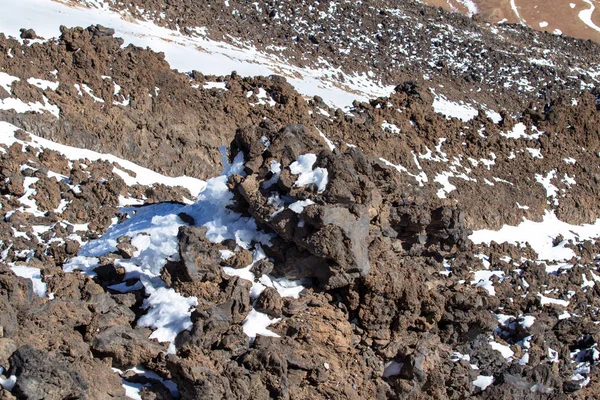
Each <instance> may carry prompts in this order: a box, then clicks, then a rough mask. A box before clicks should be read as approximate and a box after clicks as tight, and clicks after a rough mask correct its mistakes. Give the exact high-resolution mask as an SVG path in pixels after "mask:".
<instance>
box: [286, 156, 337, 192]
mask: <svg viewBox="0 0 600 400" xmlns="http://www.w3.org/2000/svg"><path fill="white" fill-rule="evenodd" d="M315 162H317V156H316V155H315V154H311V153H308V154H304V155H301V156H299V157H298V160H297V161H294V162H293V163H291V164H290V171H291V172H292V174H294V175H300V176H298V179H296V183H295V186H298V187H304V186H307V185H310V184H313V183H314V184H315V185H317V192H318V193H322V192H324V191H325V188H326V187H327V182H328V172H327V169H325V168H320V167H319V168H315V169H314V170H313V168H312V167H313V165H314V164H315Z"/></svg>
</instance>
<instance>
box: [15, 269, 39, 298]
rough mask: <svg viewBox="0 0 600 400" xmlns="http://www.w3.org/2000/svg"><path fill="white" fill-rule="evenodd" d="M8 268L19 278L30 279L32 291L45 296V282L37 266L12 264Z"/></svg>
mask: <svg viewBox="0 0 600 400" xmlns="http://www.w3.org/2000/svg"><path fill="white" fill-rule="evenodd" d="M10 269H11V270H12V271H13V272H14V273H15V275H17V276H20V277H21V278H26V279H31V282H32V283H33V292H34V293H35V294H36V295H38V296H39V297H47V296H46V284H45V283H44V282H43V281H42V275H41V270H40V269H39V268H34V267H27V266H25V265H13V266H11V267H10Z"/></svg>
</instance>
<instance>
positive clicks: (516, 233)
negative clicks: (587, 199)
mask: <svg viewBox="0 0 600 400" xmlns="http://www.w3.org/2000/svg"><path fill="white" fill-rule="evenodd" d="M559 235H562V236H563V238H564V240H563V242H561V244H559V245H557V246H555V245H554V244H553V240H554V238H556V237H557V236H559ZM597 237H600V219H598V220H596V222H595V223H594V224H584V225H571V224H568V223H566V222H562V221H560V220H559V219H558V218H557V217H556V215H555V214H554V212H551V211H546V213H545V214H544V217H543V220H542V222H533V221H529V220H524V221H523V222H522V223H521V224H519V225H518V226H510V225H505V226H504V227H502V229H500V230H498V231H492V230H488V229H483V230H479V231H474V232H473V234H472V235H471V236H469V238H470V239H471V241H473V243H485V244H488V245H489V244H491V243H492V242H496V243H504V242H506V243H511V244H517V243H518V244H521V245H525V243H529V245H530V246H531V247H532V248H533V250H534V251H535V252H536V253H537V254H538V259H539V260H545V261H567V260H570V259H571V258H572V257H574V256H575V253H574V252H573V250H571V249H569V248H566V247H564V245H565V244H566V243H567V241H569V240H573V241H583V240H588V239H593V238H597Z"/></svg>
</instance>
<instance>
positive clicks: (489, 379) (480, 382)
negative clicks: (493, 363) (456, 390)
mask: <svg viewBox="0 0 600 400" xmlns="http://www.w3.org/2000/svg"><path fill="white" fill-rule="evenodd" d="M493 382H494V377H493V376H485V375H478V376H477V379H475V380H474V381H473V385H474V386H477V387H478V388H480V389H481V390H485V389H487V387H488V386H490V385H491V384H492V383H493Z"/></svg>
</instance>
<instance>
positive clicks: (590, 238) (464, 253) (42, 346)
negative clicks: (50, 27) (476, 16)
mask: <svg viewBox="0 0 600 400" xmlns="http://www.w3.org/2000/svg"><path fill="white" fill-rule="evenodd" d="M132 4H134V3H132ZM96 5H97V4H96ZM110 6H111V7H114V8H117V9H120V10H124V9H128V10H129V12H131V15H133V16H139V15H144V16H148V15H153V16H154V17H155V18H157V20H158V19H160V21H162V22H161V23H163V24H165V25H168V26H170V25H173V26H178V27H179V28H181V29H182V30H185V29H186V27H187V28H188V29H191V28H193V27H195V26H199V25H205V26H206V27H207V32H208V33H207V34H208V35H211V36H212V37H217V36H219V35H222V34H223V32H220V31H219V29H223V28H220V26H223V25H222V24H223V23H226V24H228V25H227V26H228V27H229V28H228V29H229V32H235V27H236V26H242V25H243V26H248V25H249V26H252V27H254V28H258V27H262V29H257V31H256V32H253V31H252V30H247V31H246V30H242V29H241V28H240V29H239V32H238V35H239V36H237V37H236V36H235V35H232V36H231V37H229V39H228V40H230V41H231V42H235V40H245V41H249V42H251V43H253V45H255V46H257V47H263V48H264V50H265V51H266V52H273V53H276V52H278V51H279V52H280V53H281V57H286V58H287V60H288V61H289V62H292V63H293V62H294V61H290V60H293V58H294V57H297V60H296V61H295V62H297V63H299V64H300V63H308V64H309V65H313V66H314V65H318V63H319V62H321V61H319V60H328V61H327V62H328V63H331V64H333V63H335V62H339V63H340V65H342V66H343V68H344V69H345V71H344V73H352V72H365V73H367V72H369V71H371V72H373V71H376V69H374V68H375V67H376V66H377V64H378V63H380V64H379V66H377V67H378V68H381V69H384V70H385V72H384V73H381V74H378V77H379V78H380V79H381V80H382V81H383V82H385V83H387V84H393V85H394V86H395V89H394V90H393V91H392V93H391V94H390V95H389V96H387V97H380V98H376V99H372V100H370V101H369V102H358V101H357V102H355V103H354V104H353V106H352V107H351V108H348V109H346V110H342V109H341V108H337V109H336V108H333V107H331V104H327V103H326V102H324V100H323V99H322V98H320V97H318V96H315V97H312V98H305V97H304V96H302V95H300V94H299V93H298V92H297V90H296V89H295V88H294V87H293V86H292V85H291V84H290V83H288V80H287V79H286V78H285V77H282V76H278V75H271V76H267V77H243V76H240V75H238V74H237V73H235V72H230V71H227V72H226V73H224V74H223V75H222V76H211V75H204V74H202V73H201V72H199V71H192V72H190V73H179V72H177V71H173V70H171V68H170V65H169V63H168V62H167V61H166V60H165V56H164V55H163V54H160V53H154V52H153V51H152V50H150V49H142V48H138V47H135V46H131V45H129V46H123V44H124V42H123V40H121V39H119V38H117V37H115V34H114V31H113V30H112V29H110V28H106V27H103V26H99V25H94V26H90V27H87V28H66V27H62V28H61V36H60V37H59V38H58V39H56V40H48V41H42V40H40V39H38V38H36V34H35V32H34V31H30V30H23V32H22V34H21V38H14V37H12V38H11V37H8V36H7V35H4V34H3V35H0V66H1V68H2V69H1V71H0V109H2V111H0V119H1V120H2V122H0V148H1V150H0V153H1V154H0V174H1V175H2V177H1V178H2V179H1V184H0V191H1V192H2V196H1V197H0V204H1V210H2V214H3V219H2V220H1V221H0V242H1V247H0V251H1V256H0V257H1V262H0V302H1V303H2V305H1V307H0V315H1V318H0V321H1V323H0V367H2V368H3V370H2V371H0V374H2V376H0V385H1V386H2V389H1V390H0V398H3V399H4V398H6V399H11V398H32V399H33V398H56V399H58V398H90V399H105V398H109V397H110V398H123V397H125V396H127V397H133V398H144V399H161V398H173V397H181V398H240V399H245V398H286V399H303V398H352V399H354V398H356V399H363V398H397V399H400V398H452V399H458V398H465V397H482V398H505V397H507V398H508V397H516V398H567V397H574V398H591V397H595V396H596V395H597V393H598V378H597V373H596V372H597V363H598V361H599V360H600V354H599V353H598V351H597V350H596V346H597V340H596V337H597V336H598V328H597V323H598V316H597V314H598V306H599V304H598V296H597V290H598V289H597V287H598V286H597V285H596V283H597V282H598V281H600V272H598V269H597V268H598V267H597V259H598V253H599V250H598V243H597V240H596V239H597V238H598V237H600V223H597V218H598V216H599V215H600V210H599V207H600V204H599V203H598V200H597V199H598V193H597V192H598V190H597V184H598V180H599V179H600V175H599V174H598V171H597V170H598V162H597V158H598V154H600V148H599V146H600V144H599V142H598V137H599V136H600V131H599V130H598V129H599V128H598V127H599V126H600V92H599V91H598V87H597V83H596V81H595V79H597V77H596V75H594V69H593V68H594V65H597V63H598V55H597V54H598V52H596V50H597V46H596V45H594V44H590V43H583V42H578V41H575V40H571V39H564V38H560V37H554V36H544V35H542V34H540V33H534V32H530V31H527V30H524V29H522V28H520V27H514V26H508V27H490V26H486V25H485V24H481V23H480V22H477V21H472V20H468V19H466V18H464V17H460V16H455V15H451V14H446V13H444V12H443V11H440V10H436V9H432V8H429V7H426V6H422V5H417V4H412V3H408V4H407V5H404V6H403V7H402V9H401V10H397V11H393V12H392V11H390V10H389V5H388V4H387V3H384V2H382V3H381V4H377V6H374V5H371V6H367V5H363V4H358V3H355V4H352V5H348V4H346V5H343V6H340V5H338V6H339V9H338V8H335V7H334V10H333V11H331V7H330V8H327V10H321V9H320V8H319V7H323V6H325V4H321V5H319V6H318V7H313V6H310V7H309V8H308V11H306V12H303V11H302V10H301V8H297V9H295V11H294V10H293V9H292V8H291V7H288V6H286V5H285V4H281V5H280V6H279V8H275V7H273V6H271V8H267V6H266V5H265V6H261V5H260V4H259V5H258V6H257V5H251V4H245V3H240V4H237V3H234V2H231V4H230V3H229V2H227V3H225V4H222V3H219V4H218V9H219V11H211V12H209V11H207V9H208V8H209V7H216V6H217V4H216V3H215V4H213V3H211V2H206V3H195V2H194V3H191V4H189V5H188V4H187V3H185V4H184V5H183V6H181V7H175V6H173V5H171V3H169V2H160V3H153V2H146V3H144V8H143V10H142V9H141V8H139V7H138V8H136V7H134V5H133V6H126V5H124V4H120V3H111V5H110ZM106 7H108V5H106ZM106 7H105V8H106ZM307 7H308V6H307ZM311 7H312V8H311ZM370 7H371V8H370ZM229 8H231V10H229ZM386 9H387V11H385V10H386ZM148 10H153V11H152V13H150V14H148V12H149V11H148ZM233 10H236V11H237V12H232V11H233ZM267 10H268V12H267ZM273 10H274V11H273ZM161 12H162V13H164V16H161ZM289 12H295V13H297V14H298V13H300V12H303V13H302V16H303V18H304V19H305V22H302V21H304V20H303V19H301V18H291V17H289V16H287V13H289ZM321 12H323V13H325V14H327V13H329V14H330V15H332V16H334V15H335V16H336V18H327V17H326V16H323V15H322V14H320V13H321ZM211 13H212V14H211ZM356 13H360V14H359V15H362V16H363V18H362V19H361V27H360V29H363V30H365V32H369V33H368V34H366V35H365V34H363V33H361V32H354V33H351V32H350V31H347V30H345V29H350V27H351V26H352V24H351V23H350V21H351V17H352V15H357V14H356ZM210 15H219V18H220V19H216V20H215V19H214V18H209V16H210ZM159 17H160V18H159ZM313 18H320V19H322V20H323V21H322V22H323V23H320V24H317V23H316V22H315V21H314V20H313ZM286 20H287V21H294V22H293V23H280V22H278V21H286ZM160 21H159V22H160ZM242 21H243V24H242ZM267 21H271V22H270V23H267ZM441 21H443V24H442V22H441ZM334 23H339V24H340V28H339V29H340V30H337V29H333V25H328V24H334ZM415 23H416V25H415ZM239 24H242V25H239ZM263 24H265V25H263ZM294 24H305V25H306V26H308V27H310V29H315V27H316V26H317V25H319V29H320V32H321V33H320V35H322V36H319V35H315V33H314V32H312V31H311V30H310V29H308V30H306V31H305V32H304V33H303V35H307V36H306V40H297V39H298V38H300V35H298V29H299V28H298V27H297V26H296V25H294ZM383 24H389V29H390V30H395V31H399V30H400V27H399V26H398V25H395V24H400V25H402V26H403V27H404V28H403V29H405V31H404V32H406V35H405V36H403V39H402V40H406V41H407V43H410V46H411V48H412V49H414V53H415V56H414V57H413V58H408V59H407V60H408V61H406V62H407V65H405V66H398V67H397V68H396V67H394V65H396V64H395V63H394V62H393V60H391V59H390V57H391V56H393V54H395V53H394V51H395V50H397V49H395V48H394V47H393V44H390V43H393V42H394V40H391V38H389V40H387V41H386V40H383V39H384V38H383V39H381V40H379V39H378V41H379V44H374V45H373V44H371V45H363V42H361V40H363V39H364V38H368V37H370V35H372V34H374V33H373V32H374V29H375V27H377V28H378V29H383V28H379V25H383ZM419 24H420V25H421V27H418V25H419ZM440 24H442V26H441V27H440ZM410 25H412V26H414V27H413V28H412V29H409V28H408V27H409V26H410ZM492 29H496V30H500V31H501V32H502V33H501V34H502V35H506V36H505V37H503V38H502V40H500V39H499V38H496V37H494V35H493V34H492ZM340 31H341V32H344V33H340ZM441 31H443V32H453V35H454V36H455V37H457V38H458V37H459V36H460V35H462V36H460V37H462V38H463V39H460V40H458V39H457V40H454V41H448V39H447V38H444V37H443V36H440V40H441V42H440V43H441V44H442V45H443V46H442V47H443V48H444V49H445V51H449V52H451V53H452V52H454V51H455V52H462V53H464V52H465V49H467V48H469V49H470V50H469V53H468V54H467V55H466V57H464V58H463V59H462V62H464V67H465V68H467V69H466V70H463V69H462V67H461V68H459V67H458V66H457V64H456V63H458V62H459V59H458V58H456V57H450V58H448V59H447V62H446V61H444V60H443V59H438V58H437V57H438V56H437V55H436V53H435V52H433V53H432V52H431V51H430V50H431V48H432V47H431V43H434V42H435V41H434V40H432V37H431V36H429V35H436V34H439V33H440V32H441ZM259 32H262V35H263V36H262V37H257V36H255V35H258V34H259ZM292 32H296V35H297V38H296V39H295V40H294V43H295V44H294V46H290V47H288V48H287V49H285V50H276V49H275V48H270V49H269V46H276V45H278V43H279V45H281V44H283V42H278V41H282V40H284V39H283V38H290V35H293V33H292ZM436 32H437V33H436ZM473 32H475V33H476V34H475V35H473ZM192 33H193V32H192ZM496 33H498V32H496ZM523 34H525V36H523ZM519 35H520V36H519ZM311 37H312V39H311ZM267 38H268V39H267ZM352 38H356V41H353V40H352ZM360 38H363V39H360ZM234 39H235V40H234ZM286 40H287V39H286ZM336 40H341V41H344V40H351V41H353V42H354V43H355V44H356V47H353V48H351V49H350V51H349V53H348V54H347V55H343V53H340V52H339V51H340V49H342V48H344V46H345V45H346V44H343V43H342V44H339V43H337V42H335V41H336ZM371 41H372V40H371ZM364 43H370V41H369V40H366V39H364ZM373 43H375V42H373ZM449 43H451V44H449ZM523 43H527V44H528V45H527V46H524V47H523V48H522V49H519V54H516V51H515V50H516V49H517V47H518V46H523ZM386 46H387V47H386ZM484 48H485V49H487V50H486V51H485V52H480V53H479V54H486V53H489V52H494V53H495V54H496V56H494V57H493V58H492V62H483V61H481V59H479V58H477V57H474V55H475V54H478V51H479V50H481V49H484ZM309 49H310V50H309ZM386 49H387V50H386ZM478 49H479V50H478ZM547 49H551V52H550V51H545V50H547ZM388 50H389V51H388ZM392 50H394V51H392ZM538 52H539V54H543V55H544V56H545V57H546V59H549V58H552V64H553V65H552V66H549V65H543V66H539V65H538V64H539V63H537V64H536V63H532V62H531V59H530V57H532V55H533V54H537V53H538ZM300 54H303V55H305V56H306V57H305V59H302V60H300V59H299V57H298V56H299V55H300ZM373 54H376V55H377V57H376V58H374V59H369V57H370V56H371V55H373ZM457 54H459V53H457ZM486 57H487V56H486ZM349 59H353V60H354V61H352V62H351V61H348V60H349ZM361 60H362V61H361ZM367 60H370V61H369V62H367ZM369 63H370V65H369V66H367V65H368V64H369ZM374 64H375V65H374ZM382 66H384V67H385V68H384V67H382ZM523 66H527V67H523ZM513 67H514V68H513ZM199 68H200V66H199ZM478 68H481V69H479V70H478V71H479V73H481V74H482V76H485V77H486V79H484V80H481V79H475V78H473V75H472V74H473V73H475V70H477V69H478ZM414 71H419V74H416V73H415V72H414ZM469 71H470V72H469ZM506 71H512V72H511V74H513V73H514V74H513V75H510V74H509V75H507V72H506ZM573 71H577V72H578V73H579V75H578V76H573ZM494 73H495V74H496V75H494ZM507 76H512V78H510V79H512V81H511V82H513V83H514V84H513V85H511V84H509V85H506V83H507V80H506V79H509V78H507ZM524 80H527V83H525V81H524ZM528 87H532V88H533V89H532V90H529V89H527V88H528ZM461 100H466V102H461ZM102 153H111V154H114V156H109V155H107V154H102ZM115 156H118V157H120V158H117V157H115ZM146 168H148V169H146ZM181 175H187V177H186V176H184V177H181ZM585 224H588V225H585ZM511 226H513V227H511ZM514 226H518V227H516V228H515V227H514ZM501 228H502V229H501ZM488 229H494V230H496V231H490V230H488Z"/></svg>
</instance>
